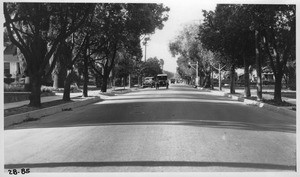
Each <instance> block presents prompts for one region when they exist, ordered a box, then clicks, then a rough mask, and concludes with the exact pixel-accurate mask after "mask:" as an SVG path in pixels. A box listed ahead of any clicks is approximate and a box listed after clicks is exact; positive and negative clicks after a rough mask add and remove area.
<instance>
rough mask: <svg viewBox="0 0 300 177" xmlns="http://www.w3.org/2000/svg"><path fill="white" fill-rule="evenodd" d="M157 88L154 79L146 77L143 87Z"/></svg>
mask: <svg viewBox="0 0 300 177" xmlns="http://www.w3.org/2000/svg"><path fill="white" fill-rule="evenodd" d="M154 86H155V81H154V77H145V78H144V82H143V87H151V88H153V87H154Z"/></svg>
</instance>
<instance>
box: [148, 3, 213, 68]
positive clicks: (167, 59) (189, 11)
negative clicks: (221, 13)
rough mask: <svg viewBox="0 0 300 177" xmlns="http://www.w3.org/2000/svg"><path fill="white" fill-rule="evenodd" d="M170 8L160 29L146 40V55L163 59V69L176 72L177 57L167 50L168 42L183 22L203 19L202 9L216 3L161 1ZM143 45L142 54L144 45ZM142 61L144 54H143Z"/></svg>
mask: <svg viewBox="0 0 300 177" xmlns="http://www.w3.org/2000/svg"><path fill="white" fill-rule="evenodd" d="M161 2H162V3H163V4H164V5H165V6H168V7H169V8H170V11H169V19H168V21H167V22H165V23H164V24H165V25H164V28H163V29H162V30H158V29H157V30H156V31H155V33H154V34H152V35H151V36H150V41H148V45H147V50H146V52H147V53H146V57H147V58H149V57H157V58H158V59H163V60H164V63H165V64H164V70H167V71H171V72H174V73H175V72H176V67H177V63H176V60H177V58H174V57H172V55H171V53H170V52H169V48H168V46H169V42H170V41H171V40H173V39H175V37H176V36H177V35H178V34H179V32H180V31H181V30H182V29H183V26H184V25H185V24H190V23H199V22H200V20H201V19H203V13H202V10H214V9H215V7H216V3H214V1H207V0H204V1H203V0H202V1H201V0H185V1H182V0H179V1H178V0H177V1H176V0H173V1H172V0H164V1H161ZM142 47H143V55H144V54H145V47H144V46H142ZM143 61H144V56H143Z"/></svg>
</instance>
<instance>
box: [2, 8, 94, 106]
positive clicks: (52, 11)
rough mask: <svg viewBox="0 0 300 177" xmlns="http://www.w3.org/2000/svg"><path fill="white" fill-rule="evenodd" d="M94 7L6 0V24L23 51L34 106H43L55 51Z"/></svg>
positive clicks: (9, 33) (12, 37) (13, 40)
mask: <svg viewBox="0 0 300 177" xmlns="http://www.w3.org/2000/svg"><path fill="white" fill-rule="evenodd" d="M93 6H94V4H80V3H4V16H5V23H4V26H5V27H6V29H7V32H8V35H9V38H10V40H11V42H12V43H13V44H14V45H16V46H17V47H18V48H19V49H20V51H21V53H22V54H23V56H24V59H25V62H26V69H25V75H27V76H29V77H30V81H31V84H30V85H31V95H30V105H31V106H40V105H41V102H40V87H41V83H42V82H41V81H42V80H43V79H46V78H47V76H49V74H50V73H51V72H52V70H53V68H54V66H55V64H56V61H55V60H50V59H51V57H52V55H53V53H54V52H55V50H56V49H57V47H58V45H59V44H60V43H61V42H63V41H64V40H65V39H66V38H67V37H68V36H70V35H71V34H72V33H73V32H75V31H76V30H77V29H78V28H79V27H80V26H81V25H83V23H84V22H85V20H86V18H87V16H88V14H89V13H90V12H91V10H92V9H93ZM51 62H52V63H51ZM49 63H51V64H50V66H49Z"/></svg>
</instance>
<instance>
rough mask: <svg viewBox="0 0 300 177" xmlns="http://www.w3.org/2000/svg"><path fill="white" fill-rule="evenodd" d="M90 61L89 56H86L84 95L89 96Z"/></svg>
mask: <svg viewBox="0 0 300 177" xmlns="http://www.w3.org/2000/svg"><path fill="white" fill-rule="evenodd" d="M88 72H89V71H88V61H87V58H86V57H85V58H84V70H83V77H84V82H83V97H88V82H89V73H88Z"/></svg>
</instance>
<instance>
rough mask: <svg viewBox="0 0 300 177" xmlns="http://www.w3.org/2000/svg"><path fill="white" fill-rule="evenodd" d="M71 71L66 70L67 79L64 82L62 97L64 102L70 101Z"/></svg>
mask: <svg viewBox="0 0 300 177" xmlns="http://www.w3.org/2000/svg"><path fill="white" fill-rule="evenodd" d="M73 74H74V71H73V70H68V74H67V78H66V80H65V85H64V95H63V100H64V101H70V100H71V97H70V92H71V83H72V80H73Z"/></svg>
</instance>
